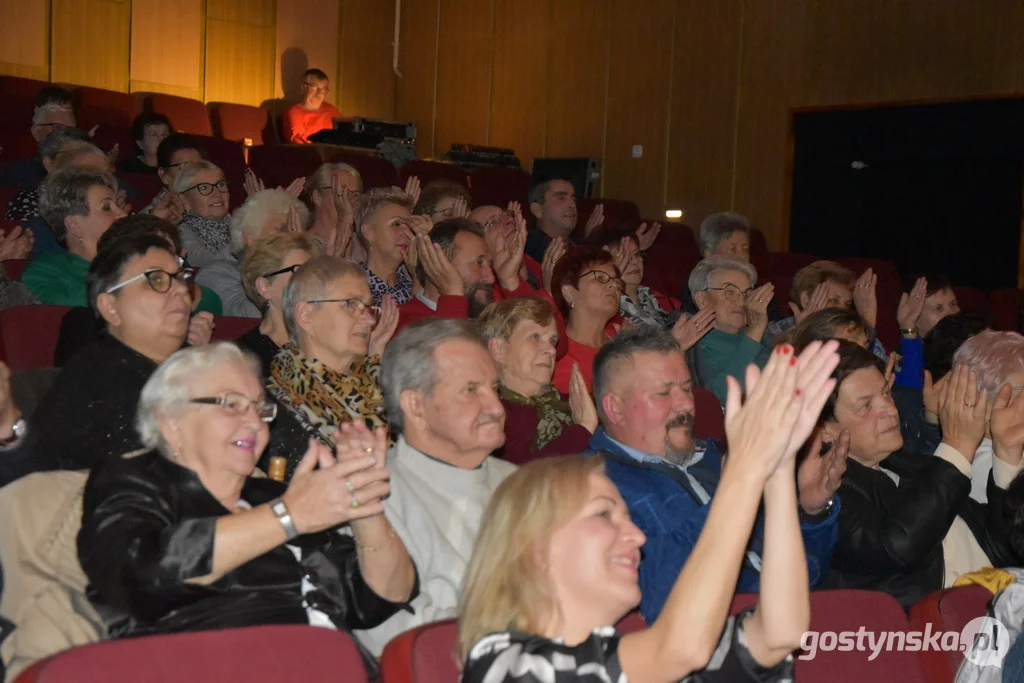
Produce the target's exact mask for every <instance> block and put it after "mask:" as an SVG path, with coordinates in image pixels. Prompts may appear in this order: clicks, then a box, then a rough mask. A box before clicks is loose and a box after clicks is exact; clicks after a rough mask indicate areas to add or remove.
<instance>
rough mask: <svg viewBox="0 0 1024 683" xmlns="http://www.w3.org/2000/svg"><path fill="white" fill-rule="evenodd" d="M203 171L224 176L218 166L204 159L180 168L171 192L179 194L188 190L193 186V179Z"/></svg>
mask: <svg viewBox="0 0 1024 683" xmlns="http://www.w3.org/2000/svg"><path fill="white" fill-rule="evenodd" d="M203 171H216V172H217V173H220V174H221V175H222V176H223V175H224V171H222V170H221V168H220V166H218V165H217V164H215V163H213V162H212V161H207V160H206V159H203V160H202V161H193V162H192V163H188V164H185V165H184V166H182V167H181V172H180V173H178V177H177V178H175V179H174V184H173V185H172V186H171V192H178V193H181V192H184V191H185V190H187V189H189V188H190V187H192V185H193V184H194V183H193V182H192V181H193V180H195V177H196V176H197V175H199V174H200V173H202V172H203Z"/></svg>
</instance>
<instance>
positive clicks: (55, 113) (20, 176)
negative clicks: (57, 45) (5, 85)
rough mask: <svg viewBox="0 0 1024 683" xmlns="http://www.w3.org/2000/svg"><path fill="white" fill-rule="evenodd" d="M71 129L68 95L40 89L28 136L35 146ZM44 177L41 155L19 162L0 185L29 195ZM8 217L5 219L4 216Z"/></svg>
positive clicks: (8, 169)
mask: <svg viewBox="0 0 1024 683" xmlns="http://www.w3.org/2000/svg"><path fill="white" fill-rule="evenodd" d="M74 127H75V111H74V109H72V107H71V92H70V91H69V90H65V89H64V88H61V87H59V86H56V85H52V86H47V87H44V88H43V89H42V90H40V91H39V94H38V95H36V98H35V100H34V101H33V103H32V124H31V126H30V127H29V133H30V134H31V135H32V138H33V139H34V140H35V141H36V143H37V144H39V145H41V144H42V142H43V140H45V139H46V138H47V137H49V136H50V135H51V134H52V133H54V132H56V131H58V130H62V129H64V128H74ZM45 177H46V168H45V167H44V165H43V154H42V149H40V152H39V154H37V155H36V156H33V157H29V158H28V159H19V160H17V161H15V162H13V163H12V164H10V165H8V166H7V167H6V168H5V169H4V170H3V172H2V173H0V185H7V186H8V187H14V188H17V189H19V190H23V191H29V192H31V191H33V190H35V189H36V187H37V186H38V185H39V183H41V182H43V178H45ZM8 217H9V216H8Z"/></svg>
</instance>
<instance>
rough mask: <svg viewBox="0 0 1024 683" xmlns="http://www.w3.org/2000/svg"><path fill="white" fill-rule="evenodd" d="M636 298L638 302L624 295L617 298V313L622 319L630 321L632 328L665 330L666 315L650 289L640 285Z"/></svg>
mask: <svg viewBox="0 0 1024 683" xmlns="http://www.w3.org/2000/svg"><path fill="white" fill-rule="evenodd" d="M636 298H637V299H638V300H639V301H633V300H632V299H630V298H629V297H628V296H626V295H625V294H623V295H622V296H621V297H619V311H621V313H622V317H623V318H628V319H629V320H630V321H632V323H633V327H636V328H641V329H649V330H663V329H665V321H666V320H667V319H668V313H667V312H666V311H665V309H663V308H662V307H661V304H659V303H658V298H657V297H656V296H654V292H652V291H651V288H650V287H644V286H643V285H640V286H639V287H637V288H636Z"/></svg>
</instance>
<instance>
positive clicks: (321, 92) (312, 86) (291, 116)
mask: <svg viewBox="0 0 1024 683" xmlns="http://www.w3.org/2000/svg"><path fill="white" fill-rule="evenodd" d="M329 92H331V89H330V88H329V87H328V79H327V74H325V73H324V72H323V71H321V70H320V69H309V70H307V71H306V72H305V73H304V74H302V102H300V103H299V104H293V105H292V106H290V107H288V109H286V110H285V112H284V116H283V117H282V118H281V128H282V131H281V132H282V133H283V135H284V141H285V142H293V143H301V144H306V143H308V142H309V141H310V140H309V136H310V135H313V134H315V133H317V132H319V131H321V130H324V129H329V128H334V119H336V118H340V117H341V112H339V111H338V110H337V108H336V107H335V106H334V105H333V104H331V103H330V102H324V98H325V97H326V96H327V93H329Z"/></svg>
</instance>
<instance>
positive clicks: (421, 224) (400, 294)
mask: <svg viewBox="0 0 1024 683" xmlns="http://www.w3.org/2000/svg"><path fill="white" fill-rule="evenodd" d="M413 205H414V202H413V200H412V197H410V196H409V195H408V194H406V193H405V192H402V191H400V190H398V189H395V188H373V189H372V190H369V191H367V192H365V193H363V196H362V197H360V198H359V203H358V204H357V205H356V214H355V226H356V239H357V240H359V243H360V244H361V245H362V248H363V249H364V250H365V251H366V254H367V256H366V260H365V261H360V262H359V265H360V266H362V267H363V270H365V271H366V276H367V278H369V280H370V294H371V295H373V303H374V305H375V306H380V304H381V300H382V299H383V298H384V295H385V294H390V295H391V298H392V299H394V300H395V303H396V304H398V305H399V306H401V305H402V304H404V303H405V302H407V301H409V299H411V298H412V295H413V294H415V290H414V289H413V281H412V274H411V273H410V268H412V270H415V263H414V262H410V260H409V259H410V257H411V256H412V254H410V252H409V247H410V246H411V244H412V241H413V237H415V236H416V235H418V234H426V233H427V232H429V230H430V227H431V223H430V219H428V218H426V217H425V216H415V217H414V216H413V215H412V213H411V212H412V207H413Z"/></svg>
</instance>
